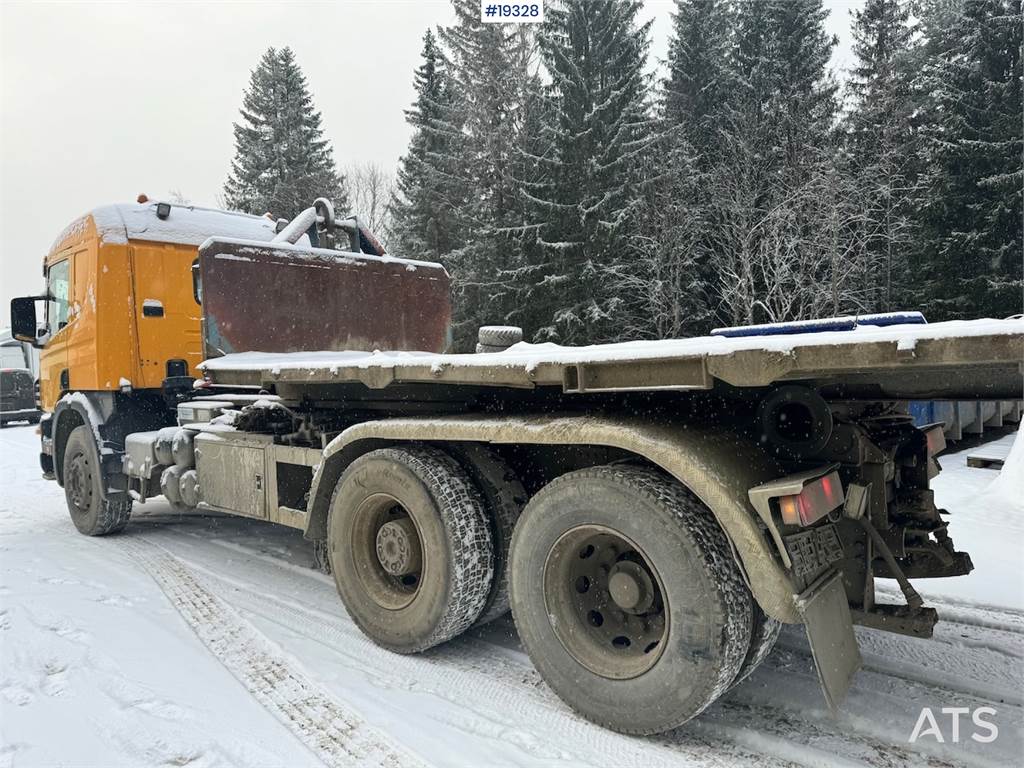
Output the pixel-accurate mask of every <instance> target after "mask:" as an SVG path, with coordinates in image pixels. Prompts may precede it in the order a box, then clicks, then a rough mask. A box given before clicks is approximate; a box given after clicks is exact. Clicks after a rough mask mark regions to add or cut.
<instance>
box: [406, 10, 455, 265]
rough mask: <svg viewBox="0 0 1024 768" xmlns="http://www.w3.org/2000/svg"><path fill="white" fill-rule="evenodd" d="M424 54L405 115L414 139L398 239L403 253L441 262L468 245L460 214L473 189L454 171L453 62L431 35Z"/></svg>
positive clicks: (426, 39)
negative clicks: (450, 65)
mask: <svg viewBox="0 0 1024 768" xmlns="http://www.w3.org/2000/svg"><path fill="white" fill-rule="evenodd" d="M421 55H422V58H423V63H422V64H421V65H420V67H419V68H418V69H417V70H416V73H415V75H414V76H413V85H414V87H415V89H416V101H415V102H414V104H413V106H412V108H411V109H408V110H406V112H405V119H406V122H407V123H409V125H411V126H412V128H413V136H412V140H411V142H410V144H409V151H408V152H407V153H406V154H405V156H403V157H402V159H401V160H400V161H399V167H398V179H397V184H396V187H397V194H396V196H395V200H394V202H393V203H392V214H393V217H394V236H395V240H396V246H397V251H398V252H399V253H401V254H404V255H407V256H415V257H419V258H426V259H432V260H435V261H441V260H442V259H443V258H444V257H445V256H446V255H447V254H448V253H450V252H451V251H453V250H454V249H455V248H456V247H458V245H459V244H460V243H461V242H462V240H463V237H462V233H461V232H460V222H459V210H460V208H461V206H462V204H463V202H464V200H465V198H466V196H467V195H468V190H466V189H465V187H464V185H462V183H461V181H460V180H459V179H458V177H457V176H456V175H455V168H454V167H453V166H454V162H455V161H454V159H453V158H455V157H457V155H458V149H459V146H460V144H461V141H462V129H461V124H460V122H461V121H460V119H459V118H458V115H457V113H456V112H455V111H454V109H453V99H454V95H453V86H452V82H451V80H450V77H449V74H448V61H447V59H446V58H445V56H444V53H443V52H442V51H441V49H440V47H439V46H438V44H437V38H436V37H435V36H434V33H433V32H432V31H430V30H427V32H426V34H425V35H424V36H423V52H422V54H421Z"/></svg>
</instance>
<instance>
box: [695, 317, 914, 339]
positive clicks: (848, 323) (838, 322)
mask: <svg viewBox="0 0 1024 768" xmlns="http://www.w3.org/2000/svg"><path fill="white" fill-rule="evenodd" d="M927 322H928V321H927V320H925V319H924V315H922V314H921V313H920V312H884V313H881V314H876V315H861V316H859V317H858V316H855V315H851V316H849V317H825V318H820V319H815V320H794V321H792V322H788V323H765V324H763V325H737V326H733V327H730V328H715V329H714V330H713V331H711V335H712V336H725V337H726V338H738V337H743V336H790V335H794V334H801V333H825V332H828V331H852V330H853V329H854V328H856V327H857V326H858V325H871V326H875V327H885V326H890V325H924V324H927Z"/></svg>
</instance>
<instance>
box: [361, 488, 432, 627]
mask: <svg viewBox="0 0 1024 768" xmlns="http://www.w3.org/2000/svg"><path fill="white" fill-rule="evenodd" d="M396 524H397V525H398V526H399V527H400V528H401V529H402V532H403V533H404V534H405V535H406V536H407V537H408V539H409V541H408V542H407V543H409V544H410V545H411V546H410V550H415V552H411V551H410V552H408V553H407V556H408V557H409V558H410V559H411V560H413V561H415V562H412V563H409V565H415V563H416V562H418V564H419V566H418V567H414V568H412V569H411V570H408V571H407V572H405V573H394V572H392V571H389V570H388V567H387V566H388V565H394V563H395V560H394V559H389V556H388V555H389V550H388V549H387V546H386V545H387V542H386V541H385V542H384V544H385V546H384V555H383V557H382V556H381V555H380V554H379V550H380V548H381V547H380V545H381V538H382V537H381V532H382V529H385V530H388V531H392V532H393V531H395V526H396ZM384 538H385V539H387V538H388V537H386V536H385V537H384ZM350 554H351V557H352V562H353V563H354V564H355V566H356V573H357V574H358V576H359V582H360V584H361V585H362V587H363V590H364V591H365V592H366V594H367V595H368V596H369V598H370V599H371V600H372V601H373V602H374V603H375V604H377V605H378V606H380V607H381V608H384V609H386V610H391V611H398V610H401V609H403V608H406V607H407V606H408V605H410V604H411V603H412V602H413V600H415V599H416V596H417V595H418V594H419V590H420V585H421V584H422V583H423V579H424V578H425V576H426V570H427V561H426V557H425V556H424V552H423V544H422V539H421V537H420V534H419V526H418V525H417V524H416V520H415V518H414V517H413V515H412V514H411V513H410V512H409V511H408V510H407V509H406V508H405V507H404V506H403V505H402V503H401V502H400V501H399V500H398V499H396V498H395V497H394V496H391V495H390V494H386V493H375V494H373V495H371V496H369V497H367V498H366V499H364V500H363V501H362V503H361V504H360V505H359V506H358V508H357V509H356V511H355V514H354V524H353V530H352V538H351V550H350ZM399 560H400V558H399Z"/></svg>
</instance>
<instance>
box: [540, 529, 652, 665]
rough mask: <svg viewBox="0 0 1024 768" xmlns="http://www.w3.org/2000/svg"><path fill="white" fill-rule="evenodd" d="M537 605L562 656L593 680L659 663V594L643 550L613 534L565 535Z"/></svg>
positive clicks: (554, 549) (550, 561) (549, 561)
mask: <svg viewBox="0 0 1024 768" xmlns="http://www.w3.org/2000/svg"><path fill="white" fill-rule="evenodd" d="M544 600H545V603H546V606H547V609H548V616H549V618H550V621H551V628H552V630H553V631H554V633H555V635H556V636H557V637H558V639H559V641H561V643H562V645H563V647H564V648H565V650H566V651H568V652H569V654H570V655H571V656H572V657H573V658H574V659H576V661H578V662H579V663H580V664H581V665H582V666H584V667H586V668H587V669H589V670H590V671H591V672H594V673H595V674H598V675H601V676H602V677H606V678H609V679H613V680H626V679H630V678H633V677H637V676H639V675H642V674H643V673H644V672H646V671H647V670H649V669H650V668H651V667H653V666H654V664H655V662H656V661H657V660H658V659H659V658H660V657H661V654H662V651H663V650H664V647H665V644H666V642H665V641H666V639H667V637H668V616H669V614H668V609H667V606H666V604H665V597H664V590H663V589H662V587H661V583H660V580H659V578H658V575H657V572H656V571H655V570H654V568H653V567H652V565H651V563H650V561H649V560H648V559H647V557H646V555H645V554H644V553H643V550H641V549H640V547H638V546H637V545H636V544H635V543H634V542H633V541H631V540H630V539H627V538H626V537H625V536H623V535H622V534H620V533H618V532H617V531H614V530H612V529H610V528H606V527H604V526H600V525H582V526H578V527H576V528H573V529H571V530H569V531H566V532H565V533H564V534H563V535H562V537H561V538H560V539H559V540H558V541H557V542H555V545H554V546H553V547H552V548H551V552H550V553H549V554H548V558H547V561H546V562H545V565H544Z"/></svg>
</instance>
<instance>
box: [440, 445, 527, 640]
mask: <svg viewBox="0 0 1024 768" xmlns="http://www.w3.org/2000/svg"><path fill="white" fill-rule="evenodd" d="M445 451H446V452H447V453H450V454H451V455H452V456H454V458H455V459H456V460H457V461H458V462H459V464H461V465H462V467H463V468H464V469H465V470H466V472H467V473H469V476H470V479H471V480H472V481H473V483H474V484H475V485H476V487H477V488H478V489H479V491H480V494H481V497H482V499H483V502H484V508H485V510H486V512H487V519H488V522H489V523H490V528H491V541H492V543H493V544H494V579H493V581H492V583H491V591H490V594H489V595H488V596H487V602H486V603H485V604H484V609H483V611H481V613H480V617H479V618H478V619H477V620H476V624H475V626H480V625H481V624H486V623H487V622H489V621H494V619H496V618H498V617H499V616H504V615H505V614H506V613H508V610H509V602H508V556H509V547H511V545H512V534H513V532H514V531H515V527H516V521H517V520H519V515H520V514H521V513H522V511H523V505H524V504H525V503H526V500H527V498H528V497H527V495H526V491H525V490H524V489H523V484H522V483H521V482H520V481H519V478H518V477H517V476H516V473H515V472H514V471H513V470H512V468H511V467H510V466H509V465H508V464H507V463H506V462H505V460H504V459H503V458H502V457H501V456H500V455H499V454H498V453H496V452H495V451H494V450H492V449H491V448H488V447H487V446H485V445H480V444H478V443H468V444H463V445H454V444H453V445H448V446H445Z"/></svg>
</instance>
